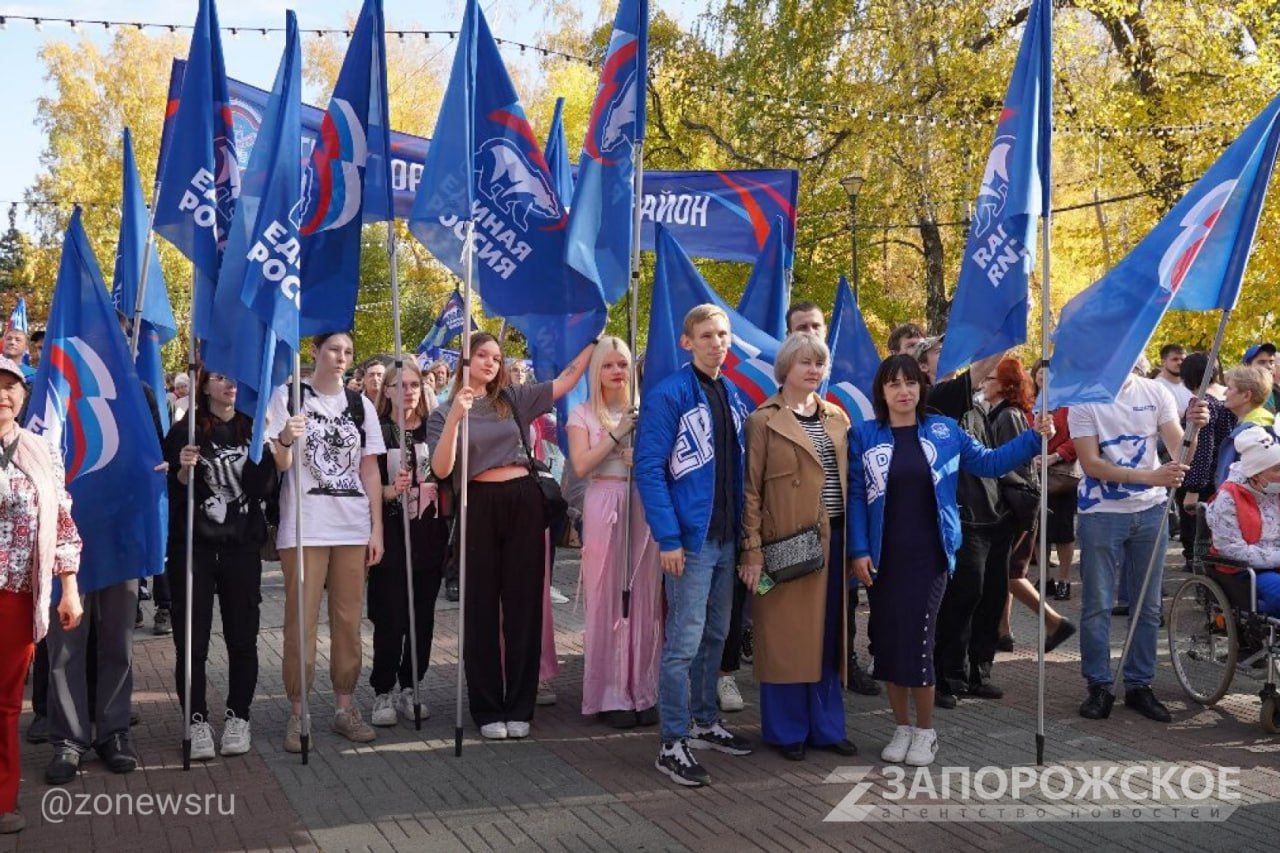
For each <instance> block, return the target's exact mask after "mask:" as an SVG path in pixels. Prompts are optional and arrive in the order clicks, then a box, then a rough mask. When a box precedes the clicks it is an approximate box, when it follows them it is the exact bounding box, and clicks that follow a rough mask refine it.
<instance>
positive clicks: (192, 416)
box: [133, 231, 200, 770]
mask: <svg viewBox="0 0 1280 853" xmlns="http://www.w3.org/2000/svg"><path fill="white" fill-rule="evenodd" d="M150 235H151V232H150V231H148V232H147V245H148V246H149V245H150V244H151V236H150ZM147 254H148V256H149V255H150V250H149V249H148V251H147ZM148 266H150V264H149V263H144V264H143V265H142V269H143V273H142V280H143V281H144V282H145V281H146V275H147V273H146V269H147V267H148ZM199 275H200V273H199V272H198V271H197V269H196V265H195V264H194V263H192V264H191V318H190V319H191V322H190V324H189V326H188V329H187V375H188V378H189V380H190V384H189V385H188V386H187V388H188V390H187V444H188V445H194V444H195V443H196V398H197V397H198V396H199V389H197V388H196V278H197V277H198V276H199ZM138 290H139V293H138V295H139V299H138V308H139V310H140V309H141V306H142V299H141V298H140V297H141V291H142V288H141V285H139V289H138ZM134 317H135V319H137V314H135V315H134ZM137 355H138V334H137V327H136V326H135V327H134V336H133V356H134V358H137ZM196 470H197V469H196V468H192V469H191V471H190V472H188V474H187V542H186V559H187V565H186V569H185V573H186V578H187V588H186V590H184V592H183V596H182V598H183V607H184V608H186V610H185V612H184V613H183V614H182V637H183V640H184V642H183V644H182V687H183V690H182V695H183V697H184V698H185V700H186V701H185V702H183V703H182V769H183V770H190V769H191V606H192V605H191V602H192V590H191V587H192V586H193V585H194V582H193V575H194V574H195V572H194V563H193V561H194V559H195V552H194V535H195V527H196Z"/></svg>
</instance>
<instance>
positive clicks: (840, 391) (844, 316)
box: [824, 276, 880, 424]
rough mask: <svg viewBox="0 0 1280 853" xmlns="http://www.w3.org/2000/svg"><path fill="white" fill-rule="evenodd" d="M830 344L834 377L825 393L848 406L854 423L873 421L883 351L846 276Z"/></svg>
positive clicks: (833, 318)
mask: <svg viewBox="0 0 1280 853" xmlns="http://www.w3.org/2000/svg"><path fill="white" fill-rule="evenodd" d="M827 346H828V347H829V348H830V349H831V378H830V380H829V381H828V383H827V388H826V391H825V393H824V396H825V397H826V399H827V400H829V401H831V402H832V403H835V404H836V405H837V406H839V407H840V408H842V409H844V413H845V414H846V415H848V416H849V421H850V422H851V423H855V424H858V423H862V422H863V421H869V420H872V419H873V418H874V417H875V412H874V411H873V409H872V407H871V399H872V385H873V383H874V381H875V377H876V371H877V370H879V369H880V354H879V353H878V352H876V345H875V342H874V341H872V340H871V331H870V330H869V329H868V328H867V324H866V322H864V321H863V319H862V311H861V310H860V309H859V307H858V303H857V302H855V301H854V299H853V291H851V290H850V289H849V283H848V282H847V281H845V278H844V276H840V284H839V285H838V286H837V287H836V306H835V311H833V312H832V315H831V327H830V329H828V331H827Z"/></svg>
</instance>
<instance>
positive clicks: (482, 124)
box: [409, 0, 604, 320]
mask: <svg viewBox="0 0 1280 853" xmlns="http://www.w3.org/2000/svg"><path fill="white" fill-rule="evenodd" d="M466 220H472V221H474V223H475V233H474V238H473V246H474V252H473V253H472V267H473V271H474V281H475V282H476V283H477V284H478V287H479V291H480V295H481V297H482V298H483V300H484V304H485V310H486V311H488V312H489V313H490V314H497V315H502V316H506V317H507V318H508V319H509V320H510V319H511V317H512V316H513V315H519V314H533V313H538V314H550V315H564V314H573V313H577V312H580V311H589V310H594V309H597V308H602V307H603V305H604V301H603V299H602V298H601V296H600V291H599V288H597V287H595V286H594V285H592V284H591V283H590V282H580V281H575V280H574V279H572V278H570V277H569V276H565V275H562V274H561V273H560V268H561V267H562V265H563V259H564V231H565V226H566V225H567V224H568V216H567V215H566V213H565V210H564V205H563V204H562V203H561V201H560V198H559V196H557V195H556V192H555V187H554V186H553V185H552V181H551V170H550V168H549V167H548V166H547V161H546V158H545V157H543V154H542V146H541V144H540V143H539V142H538V140H537V139H536V138H535V137H534V135H533V130H532V129H531V128H530V127H529V122H528V121H527V120H526V119H525V115H524V110H523V109H521V107H520V101H519V98H518V97H517V96H516V90H515V88H514V87H513V86H512V85H511V78H510V77H508V76H507V69H506V66H505V65H503V62H502V57H501V55H499V53H498V45H497V43H496V42H495V41H494V40H493V35H492V34H491V33H490V32H489V25H488V23H487V22H486V21H485V17H484V13H483V12H481V11H480V7H479V5H478V4H477V2H476V0H468V2H467V9H466V15H465V17H464V19H463V22H462V27H461V32H460V33H459V35H458V49H457V54H456V55H455V56H454V61H453V70H452V72H451V73H450V76H449V86H448V88H447V89H446V90H445V95H444V103H443V105H442V106H441V109H440V117H439V118H438V119H437V121H436V130H435V135H434V137H433V141H432V143H431V147H430V148H428V149H427V159H426V163H425V165H424V166H423V170H422V179H421V181H420V182H419V184H418V195H417V197H416V198H415V200H414V204H413V212H412V214H411V215H410V217H409V230H410V231H412V232H413V235H414V236H415V237H417V238H418V239H419V240H420V241H422V243H423V245H425V246H426V247H427V248H428V249H430V250H431V253H432V254H433V255H435V256H436V258H437V259H438V260H439V261H440V262H441V263H443V264H444V265H445V266H447V267H449V269H451V270H453V272H454V273H455V274H456V275H458V276H459V277H463V275H464V272H465V270H464V269H463V263H462V239H463V235H464V233H465V231H464V222H465V221H466Z"/></svg>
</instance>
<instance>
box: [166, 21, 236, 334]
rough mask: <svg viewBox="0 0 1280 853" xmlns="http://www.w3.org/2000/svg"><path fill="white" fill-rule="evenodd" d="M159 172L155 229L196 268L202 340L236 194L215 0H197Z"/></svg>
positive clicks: (196, 320) (196, 317) (196, 314)
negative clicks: (172, 116) (179, 85)
mask: <svg viewBox="0 0 1280 853" xmlns="http://www.w3.org/2000/svg"><path fill="white" fill-rule="evenodd" d="M156 174H157V178H156V180H157V182H158V183H159V191H158V193H157V195H156V214H155V232H156V233H157V234H159V235H160V236H161V237H164V238H165V239H166V240H168V241H169V242H170V243H172V244H173V245H174V246H176V247H177V249H178V251H180V252H182V254H184V255H186V256H187V258H188V259H189V260H190V261H191V262H192V263H193V264H194V265H195V268H196V280H195V293H194V294H193V299H192V309H191V312H192V322H193V324H194V326H195V333H196V337H198V338H201V339H207V338H208V337H209V336H210V329H211V328H212V326H211V324H212V323H213V289H214V284H215V283H216V282H217V280H218V266H219V264H220V263H221V261H222V251H223V249H224V248H225V246H226V240H227V234H228V229H229V228H230V226H231V216H232V214H233V212H234V210H235V203H236V199H237V198H238V197H239V195H240V166H239V162H238V160H237V159H236V144H235V133H234V132H233V130H232V126H231V99H230V98H229V97H228V95H227V72H226V66H225V65H224V64H223V61H222V38H221V34H220V32H219V30H218V10H217V7H216V6H215V5H214V2H213V0H200V12H199V14H198V15H197V16H196V25H195V29H194V30H193V32H192V34H191V52H190V54H189V55H188V57H187V65H186V74H185V75H184V76H183V78H182V95H181V99H180V101H179V103H178V106H177V114H176V116H175V118H174V121H173V124H172V130H171V132H169V133H168V134H166V135H165V138H164V140H163V141H162V142H161V146H160V164H159V167H158V171H157V173H156Z"/></svg>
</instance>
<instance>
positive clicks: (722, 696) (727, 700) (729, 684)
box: [716, 675, 744, 711]
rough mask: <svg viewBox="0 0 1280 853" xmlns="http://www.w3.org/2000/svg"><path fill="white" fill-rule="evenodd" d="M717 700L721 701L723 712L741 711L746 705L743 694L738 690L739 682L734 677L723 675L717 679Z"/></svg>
mask: <svg viewBox="0 0 1280 853" xmlns="http://www.w3.org/2000/svg"><path fill="white" fill-rule="evenodd" d="M716 698H717V699H718V700H720V710H721V711H741V710H742V708H743V705H744V703H743V701H742V692H741V691H739V690H738V682H737V681H735V680H734V678H733V676H732V675H722V676H720V677H719V678H718V679H716Z"/></svg>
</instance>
